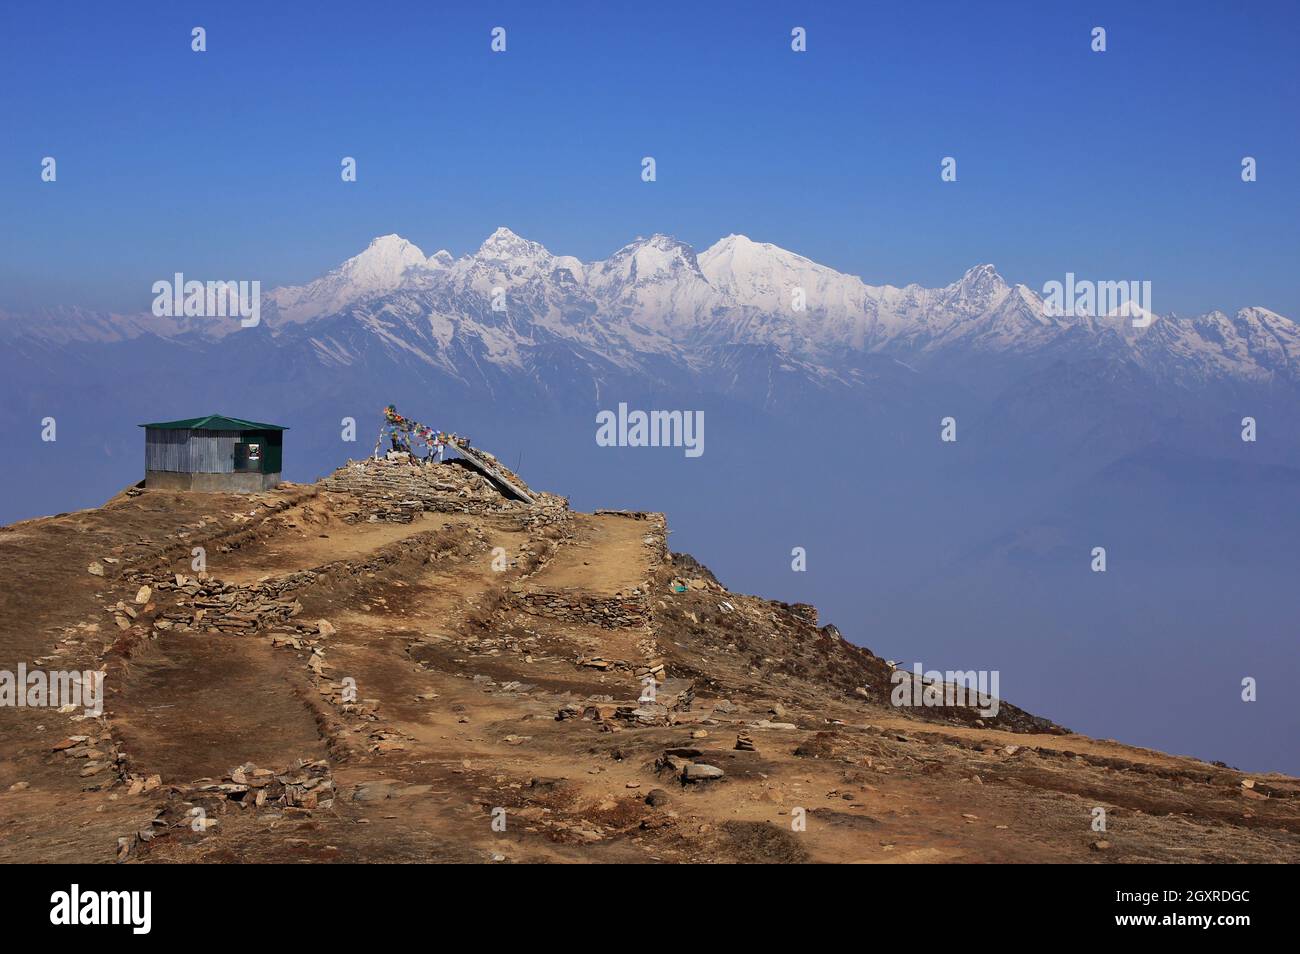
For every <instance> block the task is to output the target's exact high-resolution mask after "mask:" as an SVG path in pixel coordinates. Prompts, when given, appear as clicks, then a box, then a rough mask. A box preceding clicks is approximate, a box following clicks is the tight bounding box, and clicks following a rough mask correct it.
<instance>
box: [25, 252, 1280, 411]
mask: <svg viewBox="0 0 1300 954" xmlns="http://www.w3.org/2000/svg"><path fill="white" fill-rule="evenodd" d="M800 297H801V298H802V300H803V302H804V307H803V308H802V309H800V308H797V307H796V301H797V300H798V299H799V298H800ZM1049 311H1050V309H1047V308H1045V307H1044V303H1043V299H1042V297H1041V296H1040V295H1039V294H1038V293H1036V292H1035V291H1033V290H1032V289H1030V288H1028V287H1026V286H1025V285H1021V284H1017V285H1011V284H1008V283H1007V282H1006V281H1005V280H1004V279H1003V278H1002V276H1000V275H999V274H998V273H997V271H996V269H995V268H994V267H993V266H992V265H978V266H976V267H974V268H972V269H970V270H969V271H967V272H966V274H965V275H963V276H962V277H961V278H960V279H959V280H958V281H956V282H954V283H952V284H951V285H947V286H945V287H942V288H923V287H921V286H919V285H915V284H912V285H906V286H903V287H897V286H893V285H868V284H866V283H864V282H863V281H862V280H861V279H859V278H857V277H855V276H853V275H846V274H843V273H841V272H837V271H835V270H834V269H831V268H827V267H826V266H824V265H819V264H817V263H816V262H813V261H811V260H810V259H807V258H804V257H803V256H801V255H798V254H795V253H794V252H790V251H787V250H785V249H782V248H779V247H777V246H775V245H770V244H766V243H761V242H754V241H751V240H750V239H748V238H746V237H745V236H743V235H729V236H727V237H726V238H723V239H721V240H719V241H718V242H716V243H715V244H713V245H712V246H710V247H709V248H708V249H706V250H705V251H703V252H700V253H698V254H697V253H696V252H695V250H694V249H692V248H691V247H690V246H689V245H686V244H685V243H682V242H680V241H677V240H676V239H674V238H671V237H669V236H666V235H653V236H651V237H649V238H645V239H638V240H636V241H634V242H632V243H630V244H629V245H626V246H625V247H623V248H621V249H619V250H618V251H617V252H615V253H614V254H613V255H611V256H610V257H609V258H607V259H605V260H603V261H596V262H582V261H580V260H578V259H577V258H574V257H572V256H566V255H555V254H553V253H551V252H550V251H548V250H547V249H546V248H544V247H543V246H542V245H540V244H538V243H536V242H532V241H529V240H527V239H524V238H522V237H520V236H518V235H516V234H515V233H513V232H511V231H510V230H509V229H507V228H499V229H497V230H496V231H495V232H493V233H492V234H491V235H490V236H489V237H488V238H487V240H486V241H484V243H483V244H482V246H480V247H479V249H478V250H477V251H475V252H474V253H472V254H468V255H464V256H462V257H460V258H455V257H453V256H452V255H451V254H449V253H448V252H446V251H438V252H436V253H434V254H433V255H426V254H425V253H424V252H423V251H422V250H421V249H419V248H418V247H416V246H415V245H413V244H412V243H411V242H409V241H407V240H406V239H403V238H401V237H400V236H397V235H385V236H381V237H379V238H376V239H374V240H373V241H372V242H371V243H370V244H369V246H368V247H367V248H366V249H365V250H364V251H362V252H361V253H360V254H358V255H356V256H354V257H352V258H350V259H348V260H347V261H345V262H343V263H342V264H341V265H339V266H338V267H336V268H334V269H331V270H330V271H328V272H327V273H326V274H324V275H322V276H321V277H320V278H317V279H315V280H314V281H311V282H309V283H307V284H305V285H300V286H289V287H281V288H277V289H274V290H272V291H270V292H266V293H264V294H263V296H262V325H263V327H261V328H257V329H241V328H240V325H239V323H238V322H237V321H232V320H223V319H203V318H189V319H174V318H156V317H154V316H153V315H112V316H107V315H102V314H97V313H93V312H86V311H82V310H76V311H69V310H65V311H60V312H57V313H53V314H48V315H44V316H41V320H40V321H36V322H31V321H23V320H21V319H14V318H13V317H12V316H6V317H8V318H9V320H8V321H6V322H0V328H4V327H8V328H9V329H10V330H11V331H18V332H19V333H22V334H27V335H34V336H36V337H42V338H46V339H50V340H54V341H69V340H86V341H111V340H120V339H129V338H134V337H136V336H139V335H154V336H158V337H161V338H168V339H175V338H183V339H187V340H189V339H201V340H216V339H222V338H225V337H228V336H230V335H238V334H248V335H251V334H267V333H269V334H270V335H271V337H272V338H273V339H274V340H275V341H276V342H277V343H280V344H284V345H289V344H295V343H296V344H300V345H304V346H306V347H307V348H308V349H309V350H310V352H311V353H312V354H313V355H314V356H315V359H316V360H317V361H319V362H320V363H321V364H323V365H326V366H340V365H347V364H350V363H352V362H354V361H356V360H358V357H359V353H360V351H362V350H365V351H371V350H372V349H374V348H376V347H377V348H379V349H381V350H382V351H384V352H387V353H388V354H389V355H390V356H392V357H394V358H398V359H401V360H403V361H408V362H414V363H416V364H417V365H424V366H426V367H428V368H429V369H436V370H438V371H440V372H444V373H447V374H450V375H452V376H453V377H459V376H461V375H462V374H463V372H464V367H465V363H466V361H470V362H472V363H474V364H476V365H479V364H486V365H490V366H492V367H493V368H494V369H496V370H497V371H498V372H500V373H504V374H510V373H513V372H516V371H519V370H530V369H532V370H535V368H534V366H535V365H536V363H537V362H538V360H539V355H545V360H548V361H550V360H554V358H555V352H556V350H557V349H560V350H561V351H563V352H565V353H566V354H567V355H569V356H571V357H572V356H577V357H578V358H579V360H581V361H582V362H583V363H585V364H587V365H591V366H594V365H602V364H603V365H606V366H609V367H612V368H618V369H622V370H623V371H625V372H633V373H635V372H636V371H637V370H638V369H645V368H647V367H650V366H671V367H675V368H678V369H681V370H682V371H684V372H687V373H692V374H715V373H716V371H717V370H718V367H719V362H723V363H725V362H728V361H729V362H735V361H736V360H737V356H738V354H740V353H741V352H745V353H748V354H750V355H751V357H752V355H753V354H759V355H763V356H764V358H763V360H764V361H765V362H768V363H772V362H775V366H776V367H779V368H780V369H781V370H782V371H784V372H789V373H795V374H804V375H806V376H808V377H809V378H810V379H813V380H817V381H838V382H842V383H850V384H851V383H852V380H853V378H854V374H855V370H854V369H858V368H860V367H861V366H862V362H863V361H869V360H870V359H871V358H872V357H873V356H876V357H877V358H879V357H884V358H889V359H893V360H896V361H898V362H900V363H903V364H904V365H906V366H907V367H909V368H912V367H924V366H926V365H927V364H934V363H942V362H945V361H949V360H970V359H972V358H979V357H995V358H999V359H1016V358H1035V357H1044V356H1045V357H1051V358H1060V357H1071V356H1087V355H1102V356H1106V357H1109V358H1111V359H1114V360H1119V361H1124V362H1131V363H1132V364H1133V365H1135V366H1136V367H1138V368H1140V369H1142V370H1143V371H1145V372H1148V373H1150V374H1151V375H1153V376H1154V377H1156V378H1157V379H1159V380H1161V381H1172V382H1177V383H1180V384H1184V385H1188V386H1194V385H1196V384H1197V383H1199V382H1206V381H1225V380H1226V381H1236V382H1251V383H1268V384H1272V383H1277V382H1284V383H1287V384H1294V383H1300V326H1297V325H1296V323H1294V322H1293V321H1291V320H1290V319H1288V318H1285V317H1283V316H1282V315H1279V314H1276V313H1274V312H1272V311H1269V310H1267V309H1264V308H1258V307H1250V308H1243V309H1241V310H1240V311H1238V312H1237V313H1236V314H1235V315H1231V316H1229V315H1226V314H1224V313H1222V312H1217V311H1215V312H1210V313H1208V314H1205V315H1201V316H1199V317H1194V318H1181V317H1178V316H1175V315H1164V316H1159V315H1154V316H1150V317H1151V318H1152V320H1151V323H1150V324H1149V326H1147V327H1134V323H1133V322H1132V321H1130V320H1128V318H1126V317H1119V316H1112V317H1096V316H1089V315H1083V316H1075V317H1066V316H1054V315H1049Z"/></svg>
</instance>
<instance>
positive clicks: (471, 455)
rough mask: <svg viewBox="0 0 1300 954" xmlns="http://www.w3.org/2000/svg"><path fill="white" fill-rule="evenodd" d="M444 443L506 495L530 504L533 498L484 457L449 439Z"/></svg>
mask: <svg viewBox="0 0 1300 954" xmlns="http://www.w3.org/2000/svg"><path fill="white" fill-rule="evenodd" d="M446 444H447V446H448V447H450V448H451V449H452V450H454V451H455V452H456V453H457V454H459V455H460V456H461V457H462V458H464V459H465V462H466V463H467V464H469V465H470V466H471V467H473V468H474V469H475V470H477V471H478V472H479V473H480V474H482V475H483V476H484V477H486V478H487V479H488V480H490V481H492V482H493V483H494V484H496V485H497V486H498V487H499V488H501V489H502V490H504V491H505V492H506V494H507V495H508V496H511V497H514V498H515V499H516V500H522V501H523V502H524V503H526V504H531V503H532V502H533V498H532V497H531V496H530V495H529V494H528V493H527V492H526V491H524V490H522V489H520V488H519V487H517V486H515V484H514V483H512V482H511V481H510V480H509V479H508V478H507V477H506V476H505V474H503V473H501V471H499V470H497V469H496V468H495V467H493V466H492V465H491V464H489V463H488V462H487V461H486V460H485V459H484V458H482V457H480V456H479V455H478V453H477V452H475V451H474V450H473V448H469V447H462V446H461V445H460V444H458V443H456V442H455V441H453V440H450V439H449V440H447V442H446Z"/></svg>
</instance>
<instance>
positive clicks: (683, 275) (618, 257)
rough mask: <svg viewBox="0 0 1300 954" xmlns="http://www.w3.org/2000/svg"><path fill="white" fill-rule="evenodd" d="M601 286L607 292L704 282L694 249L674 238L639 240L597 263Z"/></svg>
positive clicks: (598, 279)
mask: <svg viewBox="0 0 1300 954" xmlns="http://www.w3.org/2000/svg"><path fill="white" fill-rule="evenodd" d="M596 271H597V273H598V276H599V277H598V278H597V279H596V280H597V282H598V284H600V285H601V286H602V287H604V288H606V289H608V288H611V287H616V288H620V289H624V288H629V287H641V286H645V285H657V284H663V283H665V282H670V281H676V280H685V281H691V282H693V281H701V282H702V281H704V280H705V279H704V276H703V274H701V272H700V263H699V260H698V259H697V258H696V255H695V249H693V248H691V247H690V246H689V245H687V244H686V243H685V242H680V241H678V240H677V239H675V238H673V237H672V236H671V235H663V234H660V233H656V234H654V235H652V236H650V237H649V238H648V239H640V238H639V239H637V240H636V241H635V242H632V243H630V244H628V245H624V246H623V247H622V248H621V249H619V250H618V251H617V252H615V253H614V254H613V255H611V256H610V257H609V258H608V259H606V260H605V261H604V262H600V263H597V264H596Z"/></svg>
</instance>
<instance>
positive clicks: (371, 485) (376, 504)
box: [321, 455, 528, 523]
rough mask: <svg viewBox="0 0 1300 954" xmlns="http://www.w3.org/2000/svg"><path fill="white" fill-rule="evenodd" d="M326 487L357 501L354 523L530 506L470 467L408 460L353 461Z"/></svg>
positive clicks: (349, 516) (346, 516) (351, 515)
mask: <svg viewBox="0 0 1300 954" xmlns="http://www.w3.org/2000/svg"><path fill="white" fill-rule="evenodd" d="M321 486H322V488H323V489H324V490H326V491H328V492H330V493H339V494H347V495H349V496H351V497H353V498H355V499H356V501H357V503H358V505H359V506H358V508H357V509H356V510H354V511H351V512H348V513H345V514H344V516H343V519H344V520H345V521H346V522H348V523H356V522H358V521H370V522H374V521H387V522H391V523H410V522H411V521H412V520H413V519H414V518H415V515H416V514H419V513H422V512H425V511H428V512H433V513H472V514H482V513H493V512H500V511H510V510H524V509H528V505H527V504H524V503H521V502H519V501H514V500H510V499H509V498H507V497H505V496H503V495H502V494H501V492H500V491H499V490H498V489H497V487H496V485H495V484H493V483H492V481H490V480H488V479H487V478H486V477H484V476H483V475H482V474H479V473H477V472H475V471H473V470H471V469H470V468H468V467H465V466H461V465H459V464H455V463H442V464H440V463H437V462H436V461H429V462H425V461H421V460H420V459H418V458H415V457H410V456H407V455H399V456H396V457H394V458H393V459H388V458H380V459H378V460H375V459H369V458H368V459H366V460H360V461H348V462H347V464H345V465H344V466H342V467H340V468H339V469H338V470H336V471H334V473H332V474H331V475H330V476H329V477H327V478H325V480H324V481H323V482H322V484H321Z"/></svg>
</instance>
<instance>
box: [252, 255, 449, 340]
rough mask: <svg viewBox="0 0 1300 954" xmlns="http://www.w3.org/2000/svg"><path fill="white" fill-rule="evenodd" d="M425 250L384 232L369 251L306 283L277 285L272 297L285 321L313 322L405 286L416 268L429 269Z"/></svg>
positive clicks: (270, 297) (281, 317) (280, 317)
mask: <svg viewBox="0 0 1300 954" xmlns="http://www.w3.org/2000/svg"><path fill="white" fill-rule="evenodd" d="M427 267H428V259H427V258H425V255H424V252H422V251H420V249H419V248H418V247H417V246H415V245H413V244H412V243H411V242H408V241H407V240H406V239H404V238H402V237H401V236H400V235H381V236H379V237H378V238H376V239H373V240H372V241H371V243H370V244H369V245H368V246H366V248H365V250H364V251H362V252H361V253H360V254H358V255H354V256H352V257H351V258H349V259H348V260H347V261H345V262H344V263H343V264H342V265H340V266H339V267H338V268H335V269H333V270H331V271H329V272H327V273H326V274H324V275H322V276H321V277H320V278H317V279H315V280H314V281H311V282H308V283H307V284H306V285H296V286H295V285H291V286H287V287H285V288H277V289H275V291H273V292H271V293H270V295H269V296H268V298H269V299H270V300H271V301H272V302H274V304H275V305H276V307H277V309H278V314H279V319H280V321H282V322H290V323H297V322H303V321H309V320H311V319H312V318H315V317H317V316H319V315H328V314H332V313H333V312H336V311H339V310H340V309H342V308H346V307H347V306H348V305H350V304H352V303H353V302H356V301H359V300H361V299H364V298H371V297H374V296H376V295H383V294H386V293H388V292H391V291H394V290H396V289H397V288H399V287H401V285H402V283H403V282H404V281H405V280H406V278H407V275H408V273H409V272H410V270H412V269H425V268H427Z"/></svg>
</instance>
